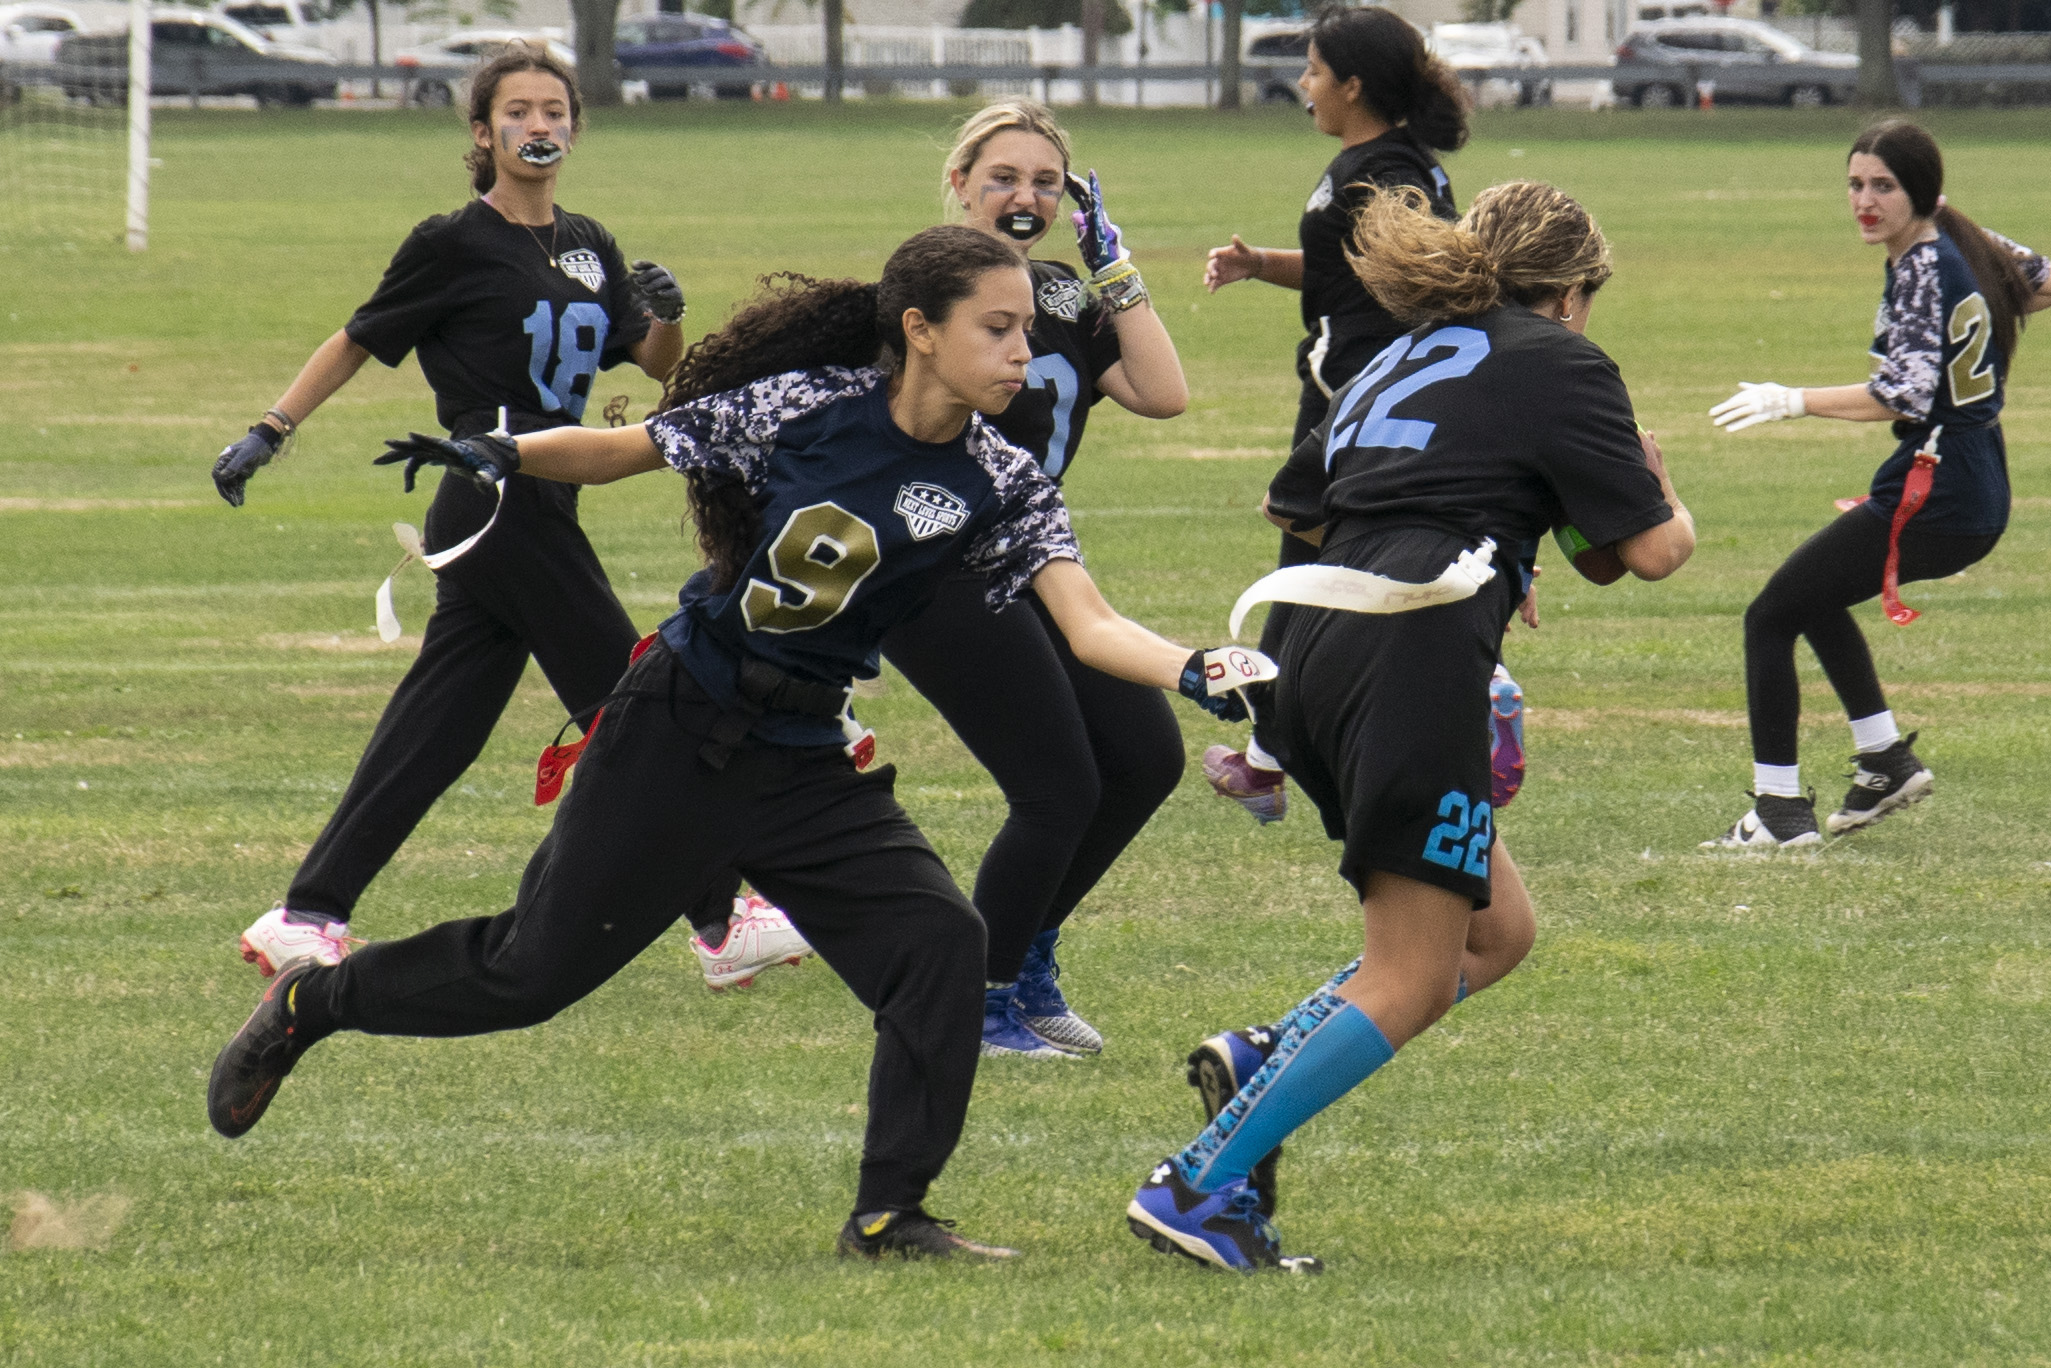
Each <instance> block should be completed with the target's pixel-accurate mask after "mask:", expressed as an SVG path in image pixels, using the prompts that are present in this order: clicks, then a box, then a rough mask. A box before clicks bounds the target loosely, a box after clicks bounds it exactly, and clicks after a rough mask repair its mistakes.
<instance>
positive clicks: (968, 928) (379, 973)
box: [298, 643, 983, 1212]
mask: <svg viewBox="0 0 2051 1368" xmlns="http://www.w3.org/2000/svg"><path fill="white" fill-rule="evenodd" d="M620 688H621V695H620V697H618V698H617V699H616V700H615V701H614V702H612V703H610V704H608V705H607V708H606V714H605V720H604V722H603V723H601V724H600V725H599V726H598V727H597V729H596V730H595V731H594V732H593V733H592V737H591V744H590V745H589V747H588V748H587V749H586V750H585V752H584V757H583V759H582V760H581V761H580V762H579V763H578V766H577V781H576V783H575V784H574V785H572V786H571V788H570V790H569V793H568V794H567V796H566V797H564V799H563V801H562V807H561V809H560V810H559V811H558V812H557V813H556V820H555V825H554V827H553V828H551V829H550V831H549V834H548V837H547V839H545V840H544V841H543V842H542V843H541V847H540V849H538V850H537V851H535V853H534V858H533V859H532V860H531V861H530V862H529V863H528V866H527V872H526V875H525V876H524V877H523V878H522V879H521V882H520V893H519V900H518V901H517V902H515V903H514V904H513V906H512V908H511V909H510V910H508V911H506V912H502V913H500V914H499V915H498V916H496V917H477V918H474V919H470V920H466V921H452V922H444V923H442V924H441V925H440V926H436V927H433V928H431V929H429V930H427V931H423V932H421V933H420V934H419V935H417V936H412V937H409V938H407V939H405V940H399V941H385V942H380V943H377V944H373V945H369V946H366V947H365V948H364V949H362V950H359V951H358V952H357V953H356V954H354V955H352V956H350V957H349V958H348V959H346V960H343V961H342V963H341V964H339V965H337V966H336V967H334V968H332V969H319V970H316V971H314V973H313V974H311V975H310V976H308V977H307V978H306V979H305V980H303V982H302V984H301V987H300V990H299V995H298V996H299V1010H300V1013H301V1018H302V1021H303V1022H304V1024H305V1027H306V1029H307V1033H308V1035H309V1037H312V1038H318V1037H319V1036H320V1035H322V1034H325V1033H326V1032H327V1031H330V1030H338V1029H339V1030H355V1031H365V1032H369V1033H371V1034H377V1035H415V1036H461V1035H477V1034H482V1033H484V1032H487V1031H503V1030H511V1029H515V1028H518V1027H523V1026H532V1025H535V1024H537V1023H540V1022H543V1021H547V1020H548V1019H549V1018H550V1017H552V1016H554V1015H555V1014H556V1013H558V1012H560V1011H562V1010H563V1009H564V1008H565V1007H568V1006H569V1005H570V1004H571V1003H573V1002H576V1001H577V1000H578V999H579V998H582V997H584V996H585V995H586V994H588V993H590V992H591V991H592V990H593V989H595V988H597V987H598V986H599V985H600V984H602V983H604V982H605V981H606V980H607V979H608V978H611V977H612V976H613V975H614V974H615V973H617V972H619V970H620V968H621V967H622V966H624V965H625V964H626V963H627V962H628V961H629V960H631V959H633V958H634V956H636V955H638V954H639V953H640V952H641V951H642V950H643V949H644V948H646V947H647V946H648V945H649V944H650V943H652V942H653V941H654V940H655V939H656V937H658V936H660V935H661V934H662V933H663V932H664V931H665V930H667V929H668V928H669V926H670V925H671V924H672V923H673V922H674V921H675V920H676V919H677V917H678V916H679V914H680V912H681V910H682V909H683V908H685V907H687V906H690V905H692V904H694V903H696V902H698V901H700V900H702V898H703V896H704V895H705V892H706V890H708V889H715V888H724V887H726V886H728V881H729V880H730V879H731V878H732V871H733V870H735V869H738V870H739V871H740V872H741V874H742V875H743V876H744V877H745V878H746V879H747V880H748V881H749V882H750V883H752V884H753V885H754V886H755V887H756V888H757V889H759V890H761V892H762V894H763V895H764V896H765V897H768V898H770V899H771V900H773V901H774V902H776V903H777V904H778V905H779V906H781V907H783V908H784V909H785V910H786V911H787V912H789V914H790V919H791V921H792V922H793V923H794V924H795V925H796V926H797V928H798V929H799V931H801V932H802V933H803V934H804V936H805V939H806V940H808V941H810V942H811V943H812V947H813V948H814V949H815V950H817V951H818V952H819V955H820V956H821V958H823V959H824V960H825V961H826V962H827V963H828V964H829V965H831V966H832V967H833V970H834V972H835V973H837V974H839V975H840V976H841V978H842V979H844V980H845V981H846V982H847V985H848V987H849V988H851V989H853V990H854V994H855V996H856V997H857V998H859V999H860V1000H861V1002H862V1005H863V1006H865V1007H868V1008H869V1009H870V1010H871V1011H872V1012H874V1013H875V1027H876V1054H875V1060H874V1063H873V1064H872V1066H871V1068H870V1071H869V1125H868V1134H867V1137H866V1140H865V1142H864V1147H863V1154H862V1167H861V1185H860V1192H859V1194H858V1196H857V1199H856V1202H855V1210H857V1211H864V1212H866V1211H877V1210H881V1209H884V1208H900V1209H902V1208H909V1207H913V1206H916V1205H918V1204H919V1202H920V1201H921V1200H922V1199H923V1198H924V1197H925V1195H926V1188H927V1186H928V1185H929V1184H930V1183H931V1182H932V1181H933V1179H934V1178H935V1177H936V1176H938V1174H939V1172H940V1170H941V1168H942V1167H943V1166H944V1165H945V1164H946V1162H947V1159H948V1156H949V1155H951V1154H952V1153H953V1152H954V1147H955V1144H956V1142H957V1141H958V1140H959V1139H960V1138H961V1127H962V1120H963V1117H964V1116H965V1114H966V1113H967V1110H968V1102H969V1092H970V1090H971V1088H972V1087H973V1085H974V1083H975V1075H976V1056H977V1051H978V1048H979V1041H980V1036H981V1031H980V1022H981V1018H982V1010H983V924H982V921H981V920H980V919H979V918H978V917H977V916H976V911H975V909H974V908H973V907H971V906H970V905H969V901H968V899H967V898H965V897H963V896H962V894H961V890H960V889H958V888H956V887H955V884H954V881H953V880H952V879H951V878H949V877H948V873H947V867H946V866H945V865H944V864H942V863H941V862H940V857H939V856H937V855H935V854H934V853H933V849H932V847H931V846H929V845H928V844H927V843H926V839H925V837H924V836H922V835H920V833H919V829H918V828H917V827H915V826H913V825H912V822H911V819H910V818H908V817H906V816H905V814H904V810H903V809H902V808H900V807H899V806H898V805H897V801H896V799H895V798H894V797H893V796H892V793H891V789H892V785H893V783H894V782H895V774H894V771H893V770H892V769H891V768H890V767H889V766H887V765H886V766H884V767H883V768H882V769H880V770H877V771H875V772H873V773H870V774H861V773H858V772H857V771H856V770H855V768H854V765H853V764H852V763H851V762H850V761H849V760H848V759H847V757H846V756H845V755H844V754H842V753H841V751H840V749H839V748H838V747H825V748H817V749H815V748H805V749H798V748H793V747H786V746H772V745H767V744H764V743H761V742H753V741H750V742H744V743H743V744H742V745H740V746H739V747H737V748H736V749H735V750H734V752H733V754H732V756H731V758H730V759H729V760H728V761H727V763H726V765H725V767H724V768H723V769H717V770H715V769H713V768H712V767H711V766H710V765H708V764H707V763H706V762H705V760H704V759H703V757H702V756H701V755H700V749H701V748H702V747H703V746H704V745H705V744H706V741H707V738H708V737H709V736H710V735H711V733H712V728H713V723H714V721H715V719H716V718H717V717H718V715H719V714H718V709H717V708H716V707H715V706H714V705H713V704H712V703H711V702H710V701H709V700H707V698H706V697H705V694H704V692H703V690H701V689H700V688H699V687H698V684H697V682H696V681H695V680H694V679H693V678H692V677H691V675H690V673H689V672H688V671H686V670H685V669H684V668H683V667H682V666H681V665H680V664H679V663H678V661H677V658H676V657H675V655H673V654H672V653H671V652H670V651H669V649H668V648H667V647H666V646H663V645H661V644H660V643H657V644H656V645H655V646H653V647H651V648H650V649H649V650H648V652H647V653H646V654H644V655H643V656H642V657H641V659H640V660H639V661H637V662H636V663H635V664H634V665H633V667H632V668H631V669H630V670H628V672H627V675H626V678H625V679H624V680H622V681H621V685H620ZM668 1009H669V1008H668V1006H667V1005H666V1006H665V1008H664V1010H668Z"/></svg>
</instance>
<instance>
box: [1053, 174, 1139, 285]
mask: <svg viewBox="0 0 2051 1368" xmlns="http://www.w3.org/2000/svg"><path fill="white" fill-rule="evenodd" d="M1068 193H1069V194H1070V195H1071V196H1072V197H1073V198H1074V199H1075V202H1076V203H1077V204H1079V205H1081V206H1082V208H1080V209H1079V210H1077V211H1076V212H1075V213H1073V214H1071V215H1069V217H1070V218H1071V219H1073V220H1074V222H1075V246H1076V250H1077V251H1079V252H1081V253H1082V262H1083V265H1085V266H1087V267H1089V268H1090V271H1091V273H1092V274H1094V273H1096V272H1098V271H1101V270H1103V269H1105V268H1106V267H1108V266H1116V265H1117V264H1118V263H1119V262H1121V261H1123V260H1125V258H1126V257H1128V256H1130V255H1131V253H1129V252H1127V251H1126V250H1125V245H1124V243H1122V242H1121V241H1119V234H1118V225H1117V224H1115V223H1113V222H1111V217H1110V215H1108V214H1106V213H1105V212H1104V187H1103V186H1101V185H1099V184H1098V183H1097V173H1096V172H1095V171H1092V172H1090V178H1089V179H1088V180H1087V181H1085V180H1084V179H1083V178H1082V177H1080V176H1078V175H1076V174H1075V173H1074V172H1073V171H1071V172H1069V173H1068Z"/></svg>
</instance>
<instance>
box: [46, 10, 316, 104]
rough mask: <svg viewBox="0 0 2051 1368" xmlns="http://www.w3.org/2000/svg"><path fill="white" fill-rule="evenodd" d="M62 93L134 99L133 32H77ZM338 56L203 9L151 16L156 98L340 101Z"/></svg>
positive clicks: (69, 43) (65, 52)
mask: <svg viewBox="0 0 2051 1368" xmlns="http://www.w3.org/2000/svg"><path fill="white" fill-rule="evenodd" d="M57 60H58V61H59V62H61V63H63V64H64V65H66V66H70V67H74V68H76V70H74V71H69V72H66V73H65V76H64V93H65V94H67V95H69V96H71V97H72V98H74V99H86V100H91V101H93V102H94V103H117V104H125V103H127V100H128V31H127V30H126V29H125V28H124V29H118V30H113V31H109V32H100V33H80V34H73V35H71V36H69V37H67V38H65V39H64V40H63V41H62V42H61V43H59V44H58V46H57ZM334 65H335V58H334V54H332V53H327V52H322V51H321V50H320V49H319V48H309V47H301V46H299V45H298V44H296V43H273V42H270V41H268V40H266V39H265V38H264V37H263V36H262V35H260V34H258V33H257V32H255V31H254V30H253V29H248V28H244V27H243V26H242V25H241V24H238V23H236V22H235V21H234V20H233V19H230V18H228V17H227V16H225V15H220V14H207V13H204V12H202V11H198V10H188V9H158V10H153V11H152V12H151V15H150V93H151V94H152V95H253V96H255V97H256V102H257V103H258V104H265V105H274V104H286V105H310V104H312V103H313V102H314V101H315V100H332V99H334V98H335V78H334V76H333V75H332V74H331V73H329V72H327V71H324V70H323V69H322V68H324V67H332V66H334Z"/></svg>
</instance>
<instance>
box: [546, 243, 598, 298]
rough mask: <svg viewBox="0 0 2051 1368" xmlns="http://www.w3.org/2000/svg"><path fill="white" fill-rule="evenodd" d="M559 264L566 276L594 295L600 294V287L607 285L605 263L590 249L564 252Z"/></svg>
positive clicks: (584, 248) (582, 248) (580, 248)
mask: <svg viewBox="0 0 2051 1368" xmlns="http://www.w3.org/2000/svg"><path fill="white" fill-rule="evenodd" d="M557 264H558V265H559V266H561V267H562V268H563V274H564V275H566V276H568V277H569V278H570V279H572V280H574V281H576V282H577V283H578V284H579V285H582V286H583V287H584V288H585V289H587V290H589V291H591V292H592V293H593V294H596V293H597V292H598V287H599V286H601V285H603V284H605V263H604V262H603V261H600V260H599V259H598V253H596V252H594V251H592V250H591V249H590V248H589V247H579V248H576V249H575V250H573V251H568V252H564V253H563V254H562V256H561V258H560V259H559V260H558V261H557Z"/></svg>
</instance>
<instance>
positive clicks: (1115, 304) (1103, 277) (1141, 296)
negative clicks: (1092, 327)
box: [1088, 260, 1148, 313]
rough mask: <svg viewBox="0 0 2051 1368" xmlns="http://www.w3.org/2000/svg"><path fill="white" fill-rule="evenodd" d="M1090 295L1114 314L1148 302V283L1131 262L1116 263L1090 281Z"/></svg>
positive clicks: (1092, 277)
mask: <svg viewBox="0 0 2051 1368" xmlns="http://www.w3.org/2000/svg"><path fill="white" fill-rule="evenodd" d="M1088 288H1089V294H1090V297H1091V298H1093V299H1095V300H1096V301H1097V302H1098V303H1100V304H1102V305H1103V306H1104V307H1105V308H1107V309H1109V310H1111V312H1113V313H1124V312H1125V311H1126V310H1127V309H1130V308H1132V307H1133V306H1134V305H1135V304H1144V303H1145V302H1146V301H1147V297H1148V296H1147V283H1146V282H1145V281H1144V280H1141V279H1140V275H1139V267H1137V266H1135V265H1133V264H1132V262H1131V261H1129V260H1127V261H1114V262H1112V263H1111V264H1110V265H1109V266H1106V267H1105V268H1104V269H1103V270H1101V271H1099V272H1097V273H1096V274H1095V275H1093V276H1091V277H1090V279H1089V287H1088Z"/></svg>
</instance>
